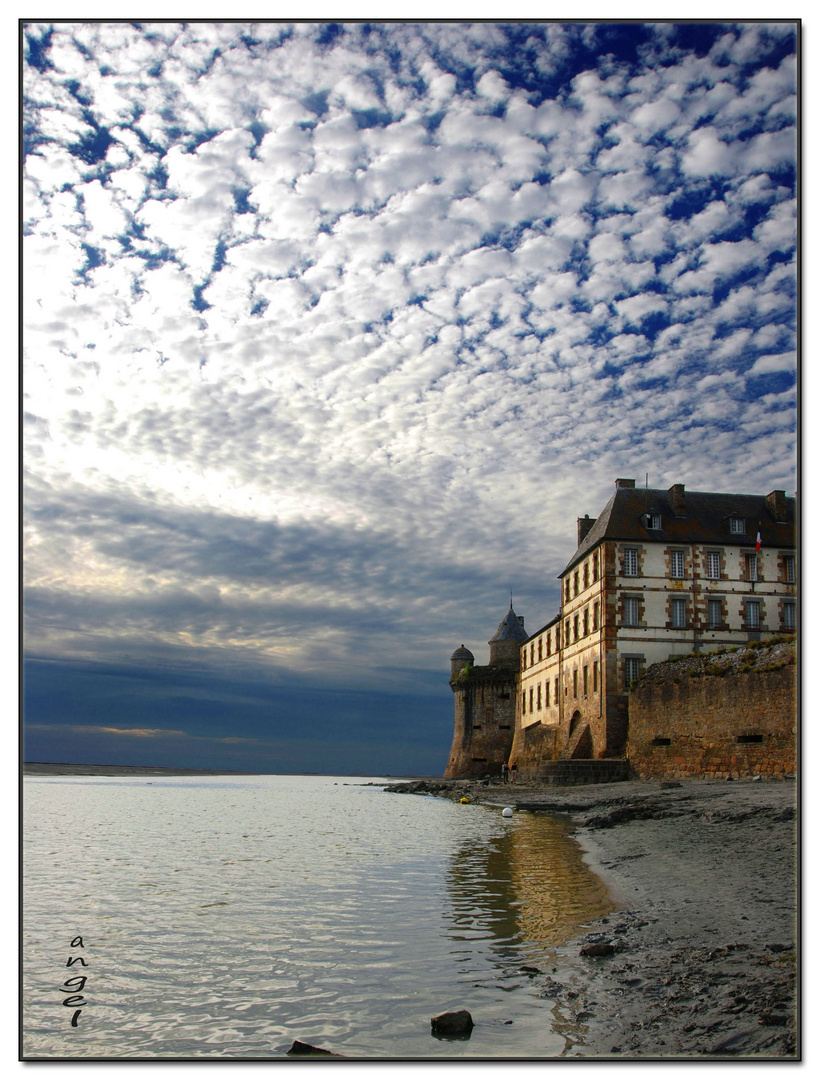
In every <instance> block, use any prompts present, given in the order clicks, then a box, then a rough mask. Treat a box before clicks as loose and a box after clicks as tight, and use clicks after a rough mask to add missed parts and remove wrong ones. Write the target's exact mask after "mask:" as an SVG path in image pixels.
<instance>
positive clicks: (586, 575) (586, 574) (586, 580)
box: [584, 563, 589, 588]
mask: <svg viewBox="0 0 820 1080" xmlns="http://www.w3.org/2000/svg"><path fill="white" fill-rule="evenodd" d="M587 585H589V563H584V588H586V587H587Z"/></svg>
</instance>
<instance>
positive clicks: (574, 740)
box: [561, 724, 592, 761]
mask: <svg viewBox="0 0 820 1080" xmlns="http://www.w3.org/2000/svg"><path fill="white" fill-rule="evenodd" d="M581 744H583V745H581ZM591 751H592V732H591V731H590V728H589V724H579V725H578V727H577V728H576V730H575V731H574V732H573V733H572V734H571V735H570V737H569V742H568V743H567V745H566V746H565V747H564V749H563V750H562V751H561V760H562V761H568V760H569V759H570V758H573V757H575V756H576V754H577V755H578V756H580V755H581V754H585V753H586V754H589V753H591Z"/></svg>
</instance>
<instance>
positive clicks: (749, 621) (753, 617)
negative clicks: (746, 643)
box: [746, 600, 760, 630]
mask: <svg viewBox="0 0 820 1080" xmlns="http://www.w3.org/2000/svg"><path fill="white" fill-rule="evenodd" d="M746 629H747V630H759V629H760V602H759V601H758V600H747V601H746Z"/></svg>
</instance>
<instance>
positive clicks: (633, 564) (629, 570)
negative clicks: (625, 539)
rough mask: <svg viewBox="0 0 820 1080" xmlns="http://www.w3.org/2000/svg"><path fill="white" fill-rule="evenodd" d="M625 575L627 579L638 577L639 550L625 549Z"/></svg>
mask: <svg viewBox="0 0 820 1080" xmlns="http://www.w3.org/2000/svg"><path fill="white" fill-rule="evenodd" d="M624 574H625V575H626V577H637V576H638V549H637V548H625V549H624Z"/></svg>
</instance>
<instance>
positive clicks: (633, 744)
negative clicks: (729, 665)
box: [627, 664, 797, 779]
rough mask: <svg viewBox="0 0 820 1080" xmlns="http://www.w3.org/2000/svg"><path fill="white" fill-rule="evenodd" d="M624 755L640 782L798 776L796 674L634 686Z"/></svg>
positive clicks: (790, 669)
mask: <svg viewBox="0 0 820 1080" xmlns="http://www.w3.org/2000/svg"><path fill="white" fill-rule="evenodd" d="M627 754H628V758H629V764H630V770H631V772H632V774H633V775H634V776H636V777H638V778H639V779H654V778H657V779H671V778H675V779H684V778H687V777H690V778H691V777H699V778H707V779H708V778H714V779H725V778H726V777H728V776H732V777H748V776H757V775H760V776H764V777H769V778H772V777H782V776H785V775H789V774H793V773H794V772H795V768H796V757H797V668H796V667H795V666H794V665H793V664H792V665H790V666H787V667H781V668H779V669H777V670H769V671H765V670H757V671H748V672H739V673H736V674H727V675H723V676H719V675H709V674H706V675H701V676H700V677H693V676H691V675H687V676H683V677H681V678H680V679H679V680H675V681H673V680H671V679H667V680H665V681H659V682H650V683H648V684H647V685H639V686H637V687H636V688H635V689H634V690H633V691H632V693H631V694H630V697H629V740H628V750H627Z"/></svg>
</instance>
